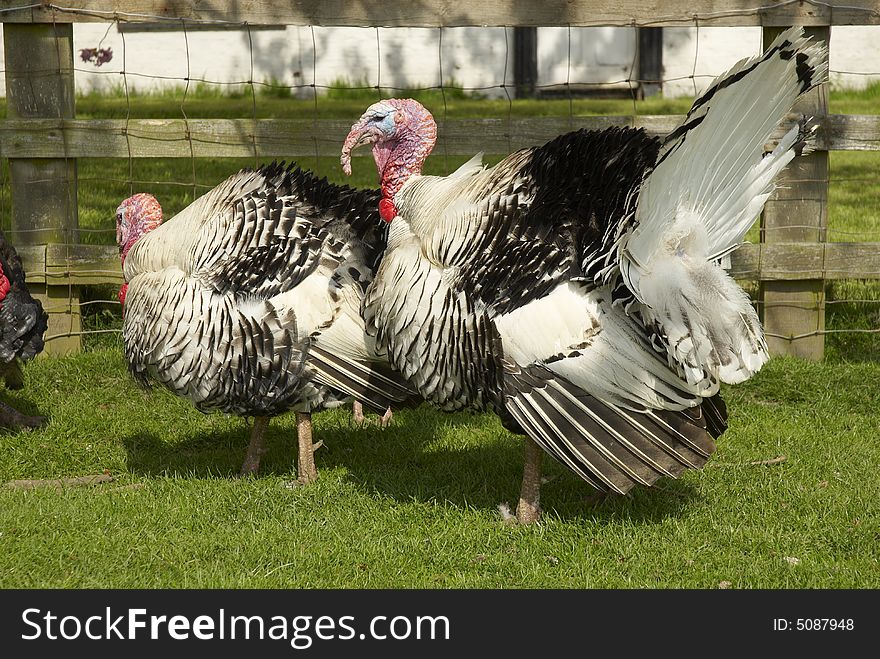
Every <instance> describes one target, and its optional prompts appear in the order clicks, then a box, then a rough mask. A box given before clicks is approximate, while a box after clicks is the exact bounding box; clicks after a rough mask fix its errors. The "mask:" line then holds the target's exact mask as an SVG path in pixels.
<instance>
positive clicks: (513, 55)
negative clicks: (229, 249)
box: [0, 0, 880, 359]
mask: <svg viewBox="0 0 880 659" xmlns="http://www.w3.org/2000/svg"><path fill="white" fill-rule="evenodd" d="M72 4H73V3H72ZM75 4H76V6H59V5H51V4H46V3H39V4H30V5H21V6H15V5H13V4H12V3H7V2H3V3H0V20H2V21H4V36H5V39H4V51H5V54H6V60H5V65H4V78H5V80H6V86H7V89H6V94H7V103H6V109H7V112H6V119H5V121H4V122H3V125H2V128H0V153H2V156H3V163H2V172H0V177H2V180H0V183H2V190H0V222H2V224H0V226H2V228H3V230H4V231H5V232H6V234H7V236H8V237H9V239H10V240H11V242H13V244H16V246H17V247H18V248H19V251H20V252H21V253H22V255H23V258H24V259H25V263H26V267H27V268H28V273H29V275H28V276H29V281H30V282H31V283H32V284H33V285H34V286H35V287H43V288H42V289H41V292H42V295H43V296H44V302H45V303H46V307H47V309H48V310H49V312H50V313H51V314H52V317H53V319H55V321H56V322H53V323H52V324H51V325H50V331H49V333H48V334H47V339H49V341H50V344H49V345H50V348H51V345H52V342H53V341H55V342H57V345H61V341H62V340H64V339H73V341H72V342H67V343H64V345H65V346H66V347H65V348H63V349H62V350H61V351H63V350H66V349H70V347H71V346H73V347H74V348H75V347H76V346H77V345H78V344H79V338H80V337H84V338H85V339H86V340H87V342H92V343H94V342H100V341H102V340H105V339H107V338H108V337H109V338H110V339H111V340H118V338H117V337H118V332H119V326H120V318H121V310H120V308H119V304H118V302H117V301H116V299H115V295H113V288H114V287H116V286H118V285H119V284H120V283H121V282H122V276H121V270H120V267H119V261H118V255H117V253H116V250H115V245H114V239H115V226H114V223H113V219H114V213H115V208H116V206H117V205H118V204H119V202H120V201H122V199H123V198H125V197H127V196H129V195H130V194H133V193H135V192H141V191H146V192H151V193H153V194H154V195H155V196H156V197H157V198H158V199H159V200H160V202H161V203H162V205H163V207H164V211H165V215H166V217H171V216H172V215H173V214H174V213H176V212H177V211H179V210H181V209H182V208H184V207H185V206H186V205H187V204H188V203H189V202H191V201H192V200H193V199H195V198H196V197H197V196H199V195H200V194H202V193H204V192H205V191H207V190H208V189H210V188H211V187H213V186H214V185H216V184H217V183H219V182H220V181H221V180H223V179H224V178H226V177H227V176H228V175H230V174H232V173H233V172H234V171H236V170H237V169H238V168H240V167H242V166H255V165H259V164H260V163H262V162H268V161H270V160H273V159H286V160H296V161H297V162H298V163H299V164H300V165H301V166H303V167H306V168H309V169H312V170H313V171H316V172H317V173H318V174H320V175H324V176H328V177H329V178H331V179H333V180H336V181H338V182H343V177H342V173H341V170H340V168H339V165H338V154H339V149H340V146H341V143H342V140H343V138H344V136H345V135H346V133H347V131H348V127H349V126H350V124H351V122H352V121H353V120H354V119H356V118H357V117H358V116H359V115H360V113H361V111H363V109H364V108H365V107H366V106H367V105H368V104H369V103H372V102H373V101H375V100H377V99H380V98H383V97H390V96H412V97H415V98H418V99H419V100H421V101H422V102H423V103H424V104H425V105H426V106H427V107H428V108H429V109H430V110H431V111H432V112H433V113H434V115H435V118H436V119H437V123H438V137H439V139H438V144H437V147H436V149H435V151H434V156H433V157H432V158H431V159H430V160H429V162H428V166H427V170H426V171H427V172H428V173H438V174H445V173H449V172H451V171H452V170H454V169H455V168H456V167H457V166H458V165H459V164H461V163H462V162H463V161H464V160H466V159H468V158H469V157H471V156H472V155H473V154H474V153H476V152H478V151H483V152H484V153H485V154H486V161H487V162H489V163H493V162H495V161H497V160H498V159H500V158H501V157H502V156H503V155H505V154H507V153H509V152H511V151H513V150H515V149H518V148H522V147H526V146H534V145H539V144H541V143H543V142H544V141H547V140H549V139H552V138H553V137H555V136H556V135H558V134H560V133H562V132H566V131H568V130H573V129H578V128H582V127H586V128H597V129H598V128H604V127H606V126H610V125H620V124H628V125H633V126H641V127H644V128H645V129H646V130H647V131H648V132H649V133H652V134H655V135H663V134H665V133H666V132H668V131H670V130H672V129H673V128H674V127H675V125H676V123H677V122H678V120H679V119H680V118H681V115H682V114H684V113H685V112H686V111H687V109H688V107H689V104H690V100H691V99H692V97H693V96H694V95H695V94H697V93H699V92H700V91H702V90H703V89H705V87H706V86H707V85H708V84H709V83H710V82H711V80H712V79H713V78H714V77H715V76H716V75H718V74H721V73H723V72H724V71H725V70H726V69H727V68H729V67H730V66H731V65H732V64H734V63H735V61H737V60H738V59H741V58H742V57H744V56H748V55H752V54H755V53H757V52H759V51H760V50H761V48H762V44H763V43H764V40H765V38H766V34H767V33H768V30H772V28H767V27H762V26H766V25H779V24H787V23H796V22H804V23H807V24H812V25H819V26H827V25H838V24H853V25H863V26H865V27H843V26H840V27H835V28H834V33H833V35H832V39H831V42H830V44H831V81H832V83H833V84H834V85H835V88H834V90H833V91H832V92H831V93H830V96H829V94H828V92H827V90H824V91H822V92H820V93H819V94H818V95H817V97H816V99H815V101H816V102H815V104H814V107H812V108H811V110H810V111H811V113H812V114H814V115H815V116H816V120H817V121H818V122H819V124H820V131H819V133H818V138H817V143H816V144H815V145H814V146H815V148H816V152H815V154H816V156H817V157H818V158H820V159H821V158H825V159H828V158H829V155H828V152H829V151H830V152H831V153H830V168H829V166H828V165H827V160H826V165H824V167H822V166H820V167H818V168H816V167H792V168H791V171H790V172H789V173H788V176H787V178H786V179H785V181H784V186H785V190H788V191H789V192H790V193H791V194H788V195H783V196H786V197H787V198H786V199H785V200H784V201H781V202H780V203H795V204H797V203H800V202H815V203H814V204H813V205H812V206H811V205H810V204H801V205H802V208H803V209H805V210H804V212H803V213H802V214H801V215H800V216H798V215H797V213H794V214H789V217H788V219H787V220H786V221H784V222H776V223H774V222H757V223H756V225H755V227H754V228H753V230H752V232H751V233H750V234H749V236H748V239H749V240H750V242H751V244H749V245H746V246H744V247H743V248H742V249H741V250H739V251H738V252H737V253H736V254H735V255H734V257H733V262H732V268H733V272H734V274H735V275H736V276H737V277H738V278H741V279H742V280H744V281H746V282H751V283H748V284H747V286H748V290H749V291H750V293H751V294H752V297H753V300H754V302H755V304H756V305H757V306H758V307H759V308H760V309H762V311H764V315H765V323H766V325H767V334H768V337H770V338H771V339H773V338H775V339H779V343H777V344H776V350H777V352H788V350H787V349H786V346H792V345H795V344H797V343H798V342H802V340H804V339H810V338H818V340H819V341H820V345H821V344H822V343H824V345H825V346H827V347H828V348H829V349H830V350H831V352H832V353H834V354H838V355H841V356H843V357H845V358H859V359H863V358H870V359H880V283H878V281H877V280H878V279H880V246H878V244H877V242H876V241H878V240H880V238H878V236H880V217H878V216H880V211H877V210H876V209H878V208H880V203H878V202H880V153H878V150H880V116H878V114H877V113H878V112H880V84H878V83H876V82H873V78H872V76H873V77H876V80H880V67H876V61H877V60H873V61H874V66H875V67H876V68H875V69H874V70H871V60H868V59H866V58H864V56H862V55H859V54H858V51H859V48H858V46H856V47H855V48H853V46H852V41H853V40H854V39H857V38H862V39H865V43H872V42H874V41H877V39H876V36H877V35H878V34H880V27H877V26H876V24H877V23H878V22H880V13H878V12H877V10H876V9H875V8H874V7H872V3H870V2H863V3H860V2H854V3H846V4H843V3H834V2H830V3H823V2H797V3H795V2H781V3H772V4H765V5H760V4H759V3H757V2H754V1H753V2H752V3H749V4H744V3H743V2H739V1H737V0H731V1H730V2H729V3H728V4H729V9H725V10H723V11H699V10H700V9H702V8H703V7H704V6H705V7H706V8H708V9H713V8H715V7H716V6H717V4H718V3H711V2H696V3H688V4H685V3H681V2H677V1H675V0H667V1H666V2H662V3H660V5H661V10H662V11H661V12H660V13H658V14H657V15H648V14H646V13H644V10H642V9H639V8H636V7H634V8H632V9H630V10H627V9H626V8H624V9H621V10H618V9H615V8H609V7H605V6H604V5H600V8H599V10H598V11H590V12H587V11H586V10H584V9H583V8H577V7H575V9H570V8H569V9H567V10H566V12H563V13H559V12H560V11H561V10H560V9H559V7H561V6H563V5H564V6H566V7H568V6H569V5H568V3H561V4H560V3H555V2H549V3H544V4H542V5H540V6H538V7H531V5H532V3H524V2H517V1H515V0H511V1H510V2H507V3H504V2H502V3H496V4H497V5H499V6H501V8H500V9H498V10H497V11H498V12H499V13H498V15H493V14H491V12H492V11H495V9H492V8H490V9H488V10H487V11H489V12H490V14H489V15H488V19H487V16H486V15H482V14H480V15H476V16H473V15H467V12H466V11H465V9H464V7H465V3H455V2H452V3H432V2H427V3H425V4H424V6H420V7H417V8H415V9H413V11H412V12H407V11H403V10H402V9H401V7H400V6H397V7H394V6H389V7H371V8H369V11H370V12H371V13H369V15H365V14H364V13H363V12H365V11H367V9H365V8H364V7H362V6H360V5H358V4H355V5H353V6H349V5H348V4H345V3H336V2H327V3H301V4H302V5H303V7H302V8H300V9H297V8H287V9H280V8H277V7H274V5H272V6H269V5H266V6H264V5H262V4H259V3H258V8H257V9H255V10H254V11H253V15H241V12H240V11H239V12H238V14H237V13H236V12H237V10H236V9H235V8H234V6H233V5H231V4H230V5H229V6H228V7H226V5H225V4H224V3H220V5H223V6H224V7H226V8H227V9H228V12H227V14H226V15H227V16H228V18H223V17H221V16H219V15H215V14H210V13H206V14H194V13H193V12H197V11H198V10H197V9H195V8H193V7H189V6H188V3H182V4H180V5H179V6H178V3H171V4H169V5H167V6H165V5H163V9H167V13H163V12H160V11H159V10H158V8H159V3H157V2H152V1H151V0H143V1H134V0H131V1H130V2H116V3H113V2H109V1H108V2H105V3H99V2H80V3H75ZM556 5H559V7H557V6H556ZM494 6H495V5H493V7H494ZM438 7H439V8H438ZM444 7H445V9H443V8H444ZM450 8H452V9H454V10H456V11H454V12H451V11H450ZM505 8H506V9H507V10H508V11H507V12H506V13H504V11H503V10H505ZM554 8H555V10H556V11H557V13H556V14H553V13H552V12H553V11H554ZM695 8H696V10H697V11H695ZM627 11H628V12H629V13H627ZM261 12H262V13H261ZM444 12H445V13H444ZM615 12H616V13H615ZM799 18H801V19H803V20H801V21H798V19H799ZM71 23H73V28H71ZM288 23H289V24H290V25H287V24H288ZM334 25H337V26H334ZM378 25H391V26H395V27H377V26H378ZM479 25H485V26H483V27H479ZM537 26H542V27H537ZM543 26H546V27H543ZM659 26H662V27H663V30H664V33H663V37H662V39H661V40H660V41H659V43H660V46H659V49H658V48H657V46H656V41H655V42H654V45H653V46H651V52H646V49H645V48H646V47H645V44H646V43H649V41H648V40H645V39H642V38H640V33H639V31H640V30H645V29H657V28H658V27H659ZM719 26H733V27H719ZM33 28H35V29H37V30H41V32H39V33H37V32H33V33H29V32H27V30H28V29H33ZM524 28H525V29H534V30H536V32H534V33H533V37H536V38H534V39H533V43H532V45H531V51H529V52H526V51H524V50H523V48H522V43H523V39H522V38H520V36H521V35H520V36H518V34H517V30H522V29H524ZM823 29H825V28H823V27H818V28H815V29H814V31H816V32H817V34H818V36H820V37H821V35H822V30H823ZM847 30H849V32H846V31H847ZM838 31H839V33H840V34H841V35H843V36H842V37H841V38H839V39H836V38H835V37H837V36H839V35H838ZM859 31H864V32H865V34H864V35H860V34H859ZM525 41H526V42H528V39H526V40H525ZM535 42H536V43H535ZM21 44H27V46H26V50H27V52H26V53H25V54H24V55H22V56H20V57H18V58H16V52H17V51H16V48H20V47H22V46H21ZM853 50H855V51H857V52H856V54H855V55H854V54H853V53H852V51H853ZM37 51H39V52H37ZM35 53H36V54H35ZM528 57H532V58H533V59H534V62H532V64H531V72H530V73H529V71H528V70H527V71H526V74H525V75H524V74H523V62H524V61H527V58H528ZM22 59H24V60H26V62H25V64H22V63H21V60H22ZM16 62H18V63H16ZM652 66H653V67H654V69H652V68H651V67H652ZM526 69H528V66H527V67H526ZM529 75H530V76H531V79H529ZM22 80H23V81H26V82H27V84H28V85H41V84H48V85H49V86H52V85H54V86H55V87H56V88H57V90H56V91H58V96H59V99H58V102H57V103H55V104H54V105H53V107H52V108H51V112H49V111H46V109H45V108H42V109H40V108H37V109H36V110H35V109H34V108H32V107H30V106H29V105H28V102H27V98H26V96H27V94H26V93H22V92H21V91H19V92H18V96H17V97H16V91H15V89H14V86H15V85H16V84H17V82H18V81H22ZM846 85H855V87H856V89H849V88H847V87H846ZM652 90H653V91H656V90H660V91H661V93H660V94H656V95H651V91H652ZM683 92H684V95H682V93H683ZM74 93H76V110H75V112H74V111H73V98H72V95H73V94H74ZM65 94H70V95H71V98H70V99H67V97H66V96H65ZM16 98H17V99H18V100H16ZM23 98H24V100H22V99H23ZM829 98H830V102H829ZM68 101H69V104H70V107H69V108H66V106H65V103H67V102H68ZM811 157H813V156H811ZM38 162H39V163H43V165H40V166H36V165H33V163H38ZM47 162H55V163H56V165H55V166H54V168H53V167H49V168H47V167H46V166H44V165H45V163H47ZM28 163H31V164H30V165H28ZM829 169H830V176H829V175H828V171H829ZM25 170H26V171H25ZM355 171H356V172H361V173H362V174H361V177H360V178H357V179H355V180H354V183H355V184H356V185H359V186H373V185H375V184H376V181H375V174H374V173H371V172H373V171H374V170H372V168H371V167H370V166H367V165H363V166H360V167H355ZM50 188H53V189H55V193H54V194H55V197H54V201H55V203H56V205H57V204H59V203H60V205H61V206H63V208H62V209H58V208H55V209H54V210H53V211H52V212H51V213H45V214H44V215H46V217H49V218H54V220H53V222H50V223H47V221H42V222H40V221H34V220H33V218H34V215H35V214H37V215H39V213H40V208H31V206H33V205H34V204H29V203H28V202H26V201H23V198H25V196H26V195H27V196H29V197H40V196H41V195H42V194H44V191H45V190H47V189H50ZM792 194H794V196H795V197H797V198H796V199H794V201H793V202H792V200H791V199H789V198H790V197H791V196H792ZM59 195H60V196H59ZM61 202H63V203H61ZM23 207H26V208H27V209H30V210H31V211H32V212H31V214H30V215H27V214H26V213H23V211H22V208H23ZM816 209H819V210H816ZM820 216H821V217H820ZM28 218H30V219H28ZM805 283H806V284H807V285H806V286H804V285H803V284H805ZM768 308H772V309H776V310H782V311H783V312H785V313H788V312H787V311H785V310H787V309H793V310H797V312H798V313H794V312H792V313H794V316H792V317H796V322H795V321H791V319H790V318H789V320H787V321H782V322H778V321H777V320H774V319H773V317H769V318H768V316H767V312H766V309H768ZM772 315H773V314H771V316H772ZM790 321H791V322H790ZM813 345H815V344H813ZM794 352H797V350H795V351H794ZM819 352H820V353H821V348H820V351H819ZM807 354H812V355H813V356H815V350H814V349H813V348H811V349H809V350H808V351H807Z"/></svg>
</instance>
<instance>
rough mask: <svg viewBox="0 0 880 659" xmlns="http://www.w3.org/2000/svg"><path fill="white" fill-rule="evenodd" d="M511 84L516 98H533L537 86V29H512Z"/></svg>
mask: <svg viewBox="0 0 880 659" xmlns="http://www.w3.org/2000/svg"><path fill="white" fill-rule="evenodd" d="M513 84H514V86H515V91H516V98H534V97H535V91H536V89H535V88H536V86H537V84H538V28H536V27H515V28H513Z"/></svg>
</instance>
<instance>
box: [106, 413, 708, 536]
mask: <svg viewBox="0 0 880 659" xmlns="http://www.w3.org/2000/svg"><path fill="white" fill-rule="evenodd" d="M316 418H317V416H316ZM332 418H333V419H334V420H336V422H335V423H334V422H332V421H331V423H329V424H328V423H326V422H324V423H320V422H319V423H316V427H315V432H314V438H315V441H319V440H320V441H323V442H324V445H323V446H322V447H321V448H320V449H319V450H318V451H317V452H316V454H315V460H316V463H317V467H318V471H319V473H320V472H321V471H322V470H330V469H335V468H339V467H341V468H343V469H344V470H345V478H346V479H347V480H348V481H349V482H351V483H353V484H355V485H356V487H357V488H358V489H359V490H362V491H366V492H373V493H375V494H377V495H380V496H385V497H390V498H392V499H394V500H396V501H400V502H407V501H413V500H415V501H442V502H446V503H449V504H452V505H453V506H456V507H459V508H476V509H477V510H484V511H485V510H489V511H495V509H496V508H497V506H498V505H499V504H500V503H504V502H506V503H508V504H509V506H510V508H511V509H513V508H514V507H515V505H516V501H517V498H518V496H519V486H520V481H521V478H522V451H523V446H522V438H520V437H516V436H513V435H510V434H507V433H504V432H499V433H497V434H496V435H494V436H493V435H492V434H491V433H489V436H488V437H476V438H474V439H473V441H471V438H470V437H468V435H469V434H471V433H473V432H474V430H480V431H484V432H485V431H486V426H487V423H488V422H487V419H486V417H478V416H471V415H468V414H458V415H445V414H442V413H439V412H434V411H431V410H426V409H424V408H420V409H419V410H415V411H407V412H401V413H399V415H398V416H397V418H396V420H395V422H394V423H393V425H392V426H391V427H389V428H386V429H381V428H378V427H376V426H370V425H368V426H366V427H363V428H360V427H356V426H354V424H351V423H346V422H344V421H343V422H340V421H338V418H339V417H338V415H337V416H336V417H332ZM490 430H491V427H490ZM249 432H250V430H249V428H246V427H242V428H241V430H237V431H229V430H227V431H224V432H219V433H216V434H207V433H205V434H200V435H198V436H194V437H190V438H187V439H184V440H182V441H180V442H174V443H169V442H166V441H162V440H161V439H158V438H156V437H155V436H153V435H151V434H145V433H140V434H135V435H131V436H129V437H127V438H125V440H124V443H125V447H126V449H127V451H128V464H129V468H130V469H131V470H132V471H133V472H137V473H140V474H144V475H148V476H182V477H203V478H204V477H207V478H234V477H235V476H236V475H237V474H238V470H239V468H240V466H241V462H242V460H243V459H244V454H245V450H246V448H247V443H248V441H249ZM267 446H268V449H269V451H268V453H267V454H266V455H265V456H264V458H263V462H262V464H261V468H260V474H261V475H262V476H280V477H285V478H287V477H289V478H291V479H293V478H294V477H295V475H296V474H295V463H296V433H295V429H294V428H293V427H292V426H288V425H282V424H280V423H278V422H275V427H273V425H272V424H270V428H269V431H268V433H267ZM544 476H545V478H546V479H547V483H546V484H545V485H544V487H543V489H542V502H543V505H544V508H545V511H546V513H547V515H549V516H553V517H558V518H561V519H563V520H573V519H579V518H580V519H590V520H593V521H600V522H602V521H609V522H610V521H620V520H627V521H631V522H636V523H639V522H644V523H654V522H658V521H660V520H662V519H664V518H667V517H670V516H677V515H679V514H681V513H682V512H683V511H685V510H686V509H687V508H688V506H689V504H690V502H691V501H693V500H694V499H696V498H697V497H698V492H697V490H696V489H695V488H694V487H693V486H692V485H690V484H689V483H687V482H682V481H673V480H668V479H667V480H663V481H661V482H660V483H659V485H660V488H637V489H636V490H634V491H633V493H631V495H630V496H627V497H620V496H615V495H608V496H603V495H601V494H599V493H597V492H596V491H595V490H594V489H593V488H592V487H590V486H589V485H587V484H586V483H584V482H583V481H582V480H580V479H579V478H578V477H577V476H575V475H574V474H572V473H571V472H570V471H569V470H567V469H566V468H564V467H562V466H561V465H559V464H557V463H556V462H555V461H553V460H551V459H549V458H547V459H546V460H545V462H544Z"/></svg>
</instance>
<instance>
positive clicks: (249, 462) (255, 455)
mask: <svg viewBox="0 0 880 659" xmlns="http://www.w3.org/2000/svg"><path fill="white" fill-rule="evenodd" d="M268 427H269V417H267V416H255V417H254V427H253V429H252V430H251V443H250V444H249V445H248V450H247V455H245V457H244V464H242V465H241V471H239V472H238V476H239V478H243V477H245V476H250V475H253V474H256V473H257V472H258V471H259V470H260V459H261V458H262V457H263V455H264V454H265V453H266V452H267V451H268V450H269V449H267V448H266V428H268Z"/></svg>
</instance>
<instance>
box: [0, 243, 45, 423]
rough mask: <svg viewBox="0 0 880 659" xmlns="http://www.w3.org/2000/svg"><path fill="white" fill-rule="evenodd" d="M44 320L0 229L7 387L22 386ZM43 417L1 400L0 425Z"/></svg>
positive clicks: (1, 342)
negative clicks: (30, 414)
mask: <svg viewBox="0 0 880 659" xmlns="http://www.w3.org/2000/svg"><path fill="white" fill-rule="evenodd" d="M46 324H47V316H46V312H45V311H43V306H42V304H40V301H39V300H36V299H34V298H33V297H31V295H30V293H29V292H28V290H27V286H26V284H25V272H24V268H23V267H22V265H21V259H20V258H19V256H18V254H17V252H16V251H15V248H14V247H13V246H12V245H11V244H10V243H9V242H8V241H7V240H6V236H4V235H3V233H2V232H0V377H2V378H3V380H4V381H5V384H6V387H7V388H8V389H21V388H22V387H23V386H24V381H23V379H22V377H23V374H22V370H21V366H22V363H23V362H25V361H27V360H29V359H33V358H34V357H35V356H36V355H37V354H39V353H40V352H41V351H42V350H43V334H44V333H45V331H46ZM45 421H46V419H45V418H43V417H32V416H27V415H24V414H21V413H20V412H18V411H17V410H15V409H13V408H12V407H10V406H9V405H7V404H6V403H3V402H0V426H3V427H29V428H34V427H39V426H41V425H43V424H44V423H45Z"/></svg>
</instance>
